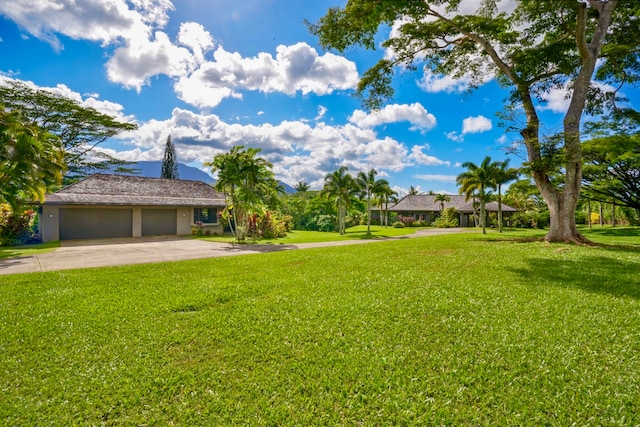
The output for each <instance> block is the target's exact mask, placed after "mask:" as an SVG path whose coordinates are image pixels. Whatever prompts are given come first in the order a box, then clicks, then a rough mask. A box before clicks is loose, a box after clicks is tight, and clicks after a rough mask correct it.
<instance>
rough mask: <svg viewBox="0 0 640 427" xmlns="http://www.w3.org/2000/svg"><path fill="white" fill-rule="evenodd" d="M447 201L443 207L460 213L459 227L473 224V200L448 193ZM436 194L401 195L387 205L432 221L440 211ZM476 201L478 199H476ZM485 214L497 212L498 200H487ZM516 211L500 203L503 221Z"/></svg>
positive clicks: (403, 212)
mask: <svg viewBox="0 0 640 427" xmlns="http://www.w3.org/2000/svg"><path fill="white" fill-rule="evenodd" d="M447 196H449V199H450V200H449V201H448V202H444V209H447V208H455V210H456V211H457V212H458V214H459V215H460V217H459V222H460V226H461V227H472V226H474V220H473V212H474V209H473V200H466V196H462V195H454V194H448V195H447ZM436 197H437V195H434V194H416V195H408V196H405V197H403V198H402V199H400V200H399V201H398V203H396V204H395V205H393V206H389V212H395V213H397V214H398V215H402V216H408V217H413V218H415V220H416V221H419V220H422V221H427V222H433V221H434V220H435V219H436V218H437V217H438V216H440V214H441V212H442V204H441V202H439V201H436ZM476 203H478V201H477V200H476ZM475 210H476V212H478V214H479V207H477V206H476V209H475ZM485 210H486V212H487V215H488V214H489V213H491V212H498V202H489V203H487V204H486V205H485ZM513 212H516V210H515V209H514V208H512V207H511V206H508V205H505V204H504V203H503V204H502V213H503V221H505V222H508V220H509V217H510V215H511V214H512V213H513Z"/></svg>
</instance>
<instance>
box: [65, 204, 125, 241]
mask: <svg viewBox="0 0 640 427" xmlns="http://www.w3.org/2000/svg"><path fill="white" fill-rule="evenodd" d="M132 218H133V215H132V211H131V209H94V208H89V209H70V208H62V209H60V240H75V239H105V238H113V237H131V235H132V223H133V219H132Z"/></svg>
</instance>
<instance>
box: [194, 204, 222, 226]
mask: <svg viewBox="0 0 640 427" xmlns="http://www.w3.org/2000/svg"><path fill="white" fill-rule="evenodd" d="M198 222H201V223H203V224H217V223H218V210H217V209H216V208H195V209H194V210H193V223H194V224H197V223H198Z"/></svg>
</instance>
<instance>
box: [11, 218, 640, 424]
mask: <svg viewBox="0 0 640 427" xmlns="http://www.w3.org/2000/svg"><path fill="white" fill-rule="evenodd" d="M618 230H619V229H609V230H608V231H607V230H606V229H594V230H592V231H589V230H584V231H585V233H586V234H588V236H589V237H590V238H592V239H593V240H594V241H598V242H600V243H604V244H605V245H600V246H598V247H579V246H573V245H561V244H553V245H549V244H546V243H544V242H542V241H539V240H536V239H535V237H542V236H543V235H544V234H543V233H544V232H543V231H528V232H520V231H514V230H510V231H508V232H507V233H504V234H502V235H500V234H498V233H497V232H495V231H493V230H492V231H490V232H489V234H487V235H486V236H483V235H482V234H478V233H471V234H455V235H443V236H430V237H425V238H416V239H400V240H388V241H381V242H372V243H369V244H366V245H352V246H340V247H331V248H317V249H305V250H299V251H283V252H273V253H264V254H259V255H245V256H241V257H226V258H218V259H207V260H198V261H186V262H177V263H164V264H151V265H141V266H140V265H138V266H127V267H111V268H101V269H87V270H76V271H60V272H49V273H37V274H21V275H14V276H0V420H1V421H0V424H1V425H11V426H13V425H45V424H50V425H70V424H82V425H100V424H104V425H123V424H124V425H142V424H144V425H171V424H173V425H194V426H201V425H251V426H260V425H278V426H279V425H292V426H307V425H364V426H371V425H376V426H378V425H394V426H395V425H445V424H446V425H473V426H476V425H558V426H567V425H574V424H575V425H581V426H583V425H593V426H601V425H638V424H639V423H640V234H639V233H638V230H637V229H627V232H621V231H618ZM620 230H621V229H620ZM522 237H527V239H522Z"/></svg>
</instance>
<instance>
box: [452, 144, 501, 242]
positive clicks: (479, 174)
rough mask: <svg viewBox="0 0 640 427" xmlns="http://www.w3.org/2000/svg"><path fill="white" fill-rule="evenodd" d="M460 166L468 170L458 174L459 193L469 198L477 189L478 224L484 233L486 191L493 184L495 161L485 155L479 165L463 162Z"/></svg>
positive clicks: (485, 231)
mask: <svg viewBox="0 0 640 427" xmlns="http://www.w3.org/2000/svg"><path fill="white" fill-rule="evenodd" d="M462 167H464V168H467V169H468V170H467V171H465V172H462V173H461V174H460V175H458V176H457V177H456V182H457V183H458V185H459V186H460V193H461V194H466V195H467V198H469V195H473V194H475V191H478V198H479V199H480V225H481V226H482V233H483V234H486V233H487V230H486V222H487V221H486V220H487V215H486V212H485V203H486V191H487V189H489V188H493V186H494V182H495V181H494V175H495V163H492V162H491V157H489V156H487V157H485V158H484V160H482V163H480V165H476V164H475V163H473V162H464V163H463V164H462Z"/></svg>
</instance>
